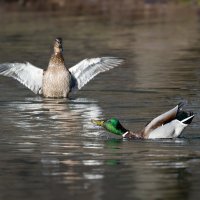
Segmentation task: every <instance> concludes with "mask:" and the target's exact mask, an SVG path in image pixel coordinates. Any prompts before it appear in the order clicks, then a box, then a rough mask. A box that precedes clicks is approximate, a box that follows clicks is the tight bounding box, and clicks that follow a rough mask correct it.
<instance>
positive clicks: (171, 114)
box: [143, 104, 183, 136]
mask: <svg viewBox="0 0 200 200" xmlns="http://www.w3.org/2000/svg"><path fill="white" fill-rule="evenodd" d="M182 106H183V104H179V105H177V106H176V107H174V108H173V109H171V110H169V111H167V112H165V113H163V114H161V115H159V116H158V117H156V118H154V119H153V120H152V121H151V122H150V123H149V124H147V125H146V127H145V128H144V130H143V134H144V135H145V136H147V135H149V133H150V132H151V131H153V130H155V129H156V128H158V127H159V126H162V125H164V124H166V123H168V122H170V121H172V120H174V119H176V115H177V113H178V111H179V110H180V109H181V107H182Z"/></svg>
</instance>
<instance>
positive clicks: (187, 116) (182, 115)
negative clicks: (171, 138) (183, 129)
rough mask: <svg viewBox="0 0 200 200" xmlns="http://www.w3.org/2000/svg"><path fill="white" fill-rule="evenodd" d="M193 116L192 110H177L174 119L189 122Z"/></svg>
mask: <svg viewBox="0 0 200 200" xmlns="http://www.w3.org/2000/svg"><path fill="white" fill-rule="evenodd" d="M193 118H194V113H193V112H186V111H182V110H179V111H178V113H177V115H176V119H178V120H179V121H180V122H182V123H184V124H190V123H191V122H192V120H193Z"/></svg>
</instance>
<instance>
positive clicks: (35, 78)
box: [0, 38, 123, 98]
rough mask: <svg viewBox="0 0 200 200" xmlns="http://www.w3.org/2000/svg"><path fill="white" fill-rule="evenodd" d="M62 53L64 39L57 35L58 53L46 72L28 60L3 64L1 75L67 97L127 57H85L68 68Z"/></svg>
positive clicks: (36, 90)
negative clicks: (72, 91)
mask: <svg viewBox="0 0 200 200" xmlns="http://www.w3.org/2000/svg"><path fill="white" fill-rule="evenodd" d="M62 52H63V48H62V39H61V38H56V39H55V43H54V53H53V55H52V56H51V59H50V61H49V65H48V68H47V70H46V71H45V70H43V69H41V68H38V67H36V66H34V65H32V64H31V63H28V62H26V63H2V64H0V75H3V76H7V77H12V78H14V79H16V80H17V81H19V82H20V83H22V84H23V85H25V86H26V87H27V88H29V89H30V90H31V91H33V92H34V93H35V94H39V95H42V96H44V97H52V98H62V97H64V98H65V97H68V95H69V92H70V91H71V90H76V89H79V90H80V89H81V88H82V87H83V86H84V85H85V84H87V83H88V82H89V81H90V80H92V79H93V78H94V77H95V76H96V75H98V74H99V73H102V72H105V71H108V70H110V69H112V68H114V67H116V66H118V65H119V64H121V63H122V62H123V59H120V58H116V57H101V58H99V57H97V58H91V59H84V60H82V61H81V62H79V63H77V64H76V65H74V66H72V67H70V68H66V66H65V62H64V58H63V55H62Z"/></svg>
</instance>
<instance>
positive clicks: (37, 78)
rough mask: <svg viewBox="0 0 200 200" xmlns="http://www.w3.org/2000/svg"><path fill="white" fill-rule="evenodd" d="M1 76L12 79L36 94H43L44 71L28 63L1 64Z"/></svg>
mask: <svg viewBox="0 0 200 200" xmlns="http://www.w3.org/2000/svg"><path fill="white" fill-rule="evenodd" d="M0 75H3V76H7V77H12V78H14V79H16V80H18V81H19V82H20V83H22V84H23V85H25V86H26V87H27V88H29V89H30V90H32V91H33V92H34V93H35V94H41V88H42V78H43V69H40V68H38V67H35V66H33V65H32V64H30V63H28V62H27V63H3V64H0Z"/></svg>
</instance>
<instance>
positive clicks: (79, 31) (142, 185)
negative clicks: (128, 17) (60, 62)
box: [0, 13, 200, 200]
mask: <svg viewBox="0 0 200 200" xmlns="http://www.w3.org/2000/svg"><path fill="white" fill-rule="evenodd" d="M0 22H1V27H2V28H1V29H0V42H1V45H0V51H1V54H0V60H1V63H2V62H9V61H19V62H22V61H24V60H27V61H29V62H31V63H33V64H35V65H36V66H41V67H43V68H45V66H47V64H48V59H49V56H50V50H49V49H50V45H51V41H53V39H54V38H55V37H57V36H61V37H63V39H64V50H65V51H64V56H65V60H66V63H67V65H68V66H72V65H73V64H75V63H77V62H78V61H80V60H82V59H83V58H86V57H96V56H105V55H108V56H109V55H111V56H119V57H124V58H126V60H127V62H126V63H125V64H124V65H123V66H120V67H118V68H116V69H113V70H111V71H109V72H107V73H104V74H101V75H99V76H98V77H96V78H95V80H92V81H91V82H90V83H89V84H88V85H87V86H85V87H84V89H83V90H82V91H78V92H77V93H76V94H72V95H71V98H70V99H43V98H41V97H37V96H35V95H34V94H32V93H31V92H30V91H29V90H27V89H26V88H24V87H23V86H22V85H20V84H18V83H16V82H15V81H14V80H10V79H9V78H5V77H0V92H1V95H0V115H1V119H0V122H1V123H0V124H1V127H0V163H1V165H0V180H2V182H3V184H0V199H6V200H10V199H16V200H17V199H20V200H22V199H61V200H62V199H70V198H71V199H80V198H81V199H104V200H105V199H109V200H111V199H115V200H116V199H147V198H148V199H197V198H198V197H199V195H200V193H199V186H200V173H199V164H200V136H199V128H200V126H199V123H198V122H199V119H200V115H199V105H200V101H199V94H200V93H199V64H200V62H199V61H200V59H199V52H200V40H199V21H198V17H197V16H196V15H194V16H191V15H190V16H189V17H188V16H187V15H185V16H182V17H180V18H178V19H177V20H173V21H172V20H171V18H167V16H166V18H162V19H156V20H155V19H154V20H153V19H147V20H144V21H141V20H138V21H135V22H133V23H129V24H120V25H119V24H115V23H113V22H112V21H107V22H106V23H105V22H104V21H102V20H99V19H91V18H90V19H88V18H85V17H75V18H74V17H65V16H59V15H57V14H49V13H46V14H44V15H43V14H41V13H39V14H37V15H34V14H31V13H21V14H12V15H11V16H9V17H7V15H3V16H1V18H0ZM69 27H70V28H69ZM180 101H184V102H187V103H188V106H187V109H188V110H193V111H194V112H195V114H196V116H195V119H194V122H193V123H192V124H191V126H189V127H188V128H187V129H186V130H185V131H184V134H183V137H182V138H179V139H176V140H158V141H151V140H149V141H123V140H119V139H116V138H113V137H114V136H112V135H108V134H107V133H106V132H105V131H104V130H103V129H100V128H98V127H95V126H94V125H93V124H92V123H91V122H90V120H91V119H92V118H109V117H117V118H119V119H120V121H122V123H123V124H124V125H125V127H127V128H129V129H130V130H138V129H140V128H141V127H143V126H144V125H145V124H146V123H147V122H148V121H149V120H151V119H152V118H153V117H155V116H157V115H158V114H160V113H162V112H164V111H165V110H167V109H169V108H171V107H172V106H175V105H176V104H177V103H179V102H180Z"/></svg>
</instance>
